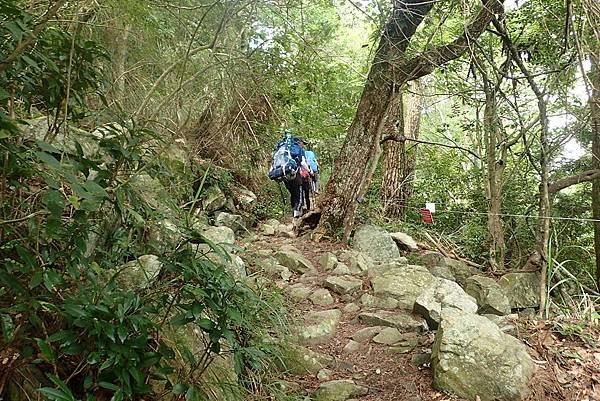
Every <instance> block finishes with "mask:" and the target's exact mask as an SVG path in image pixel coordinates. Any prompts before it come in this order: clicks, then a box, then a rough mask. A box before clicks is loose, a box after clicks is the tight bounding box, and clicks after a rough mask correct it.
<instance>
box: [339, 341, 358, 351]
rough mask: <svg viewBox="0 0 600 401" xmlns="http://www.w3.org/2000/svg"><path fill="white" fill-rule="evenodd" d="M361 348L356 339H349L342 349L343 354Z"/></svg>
mask: <svg viewBox="0 0 600 401" xmlns="http://www.w3.org/2000/svg"><path fill="white" fill-rule="evenodd" d="M360 348H361V344H360V343H359V342H358V341H354V340H350V341H348V344H346V345H345V346H344V348H343V349H342V353H343V354H352V353H353V352H356V351H358V350H359V349H360Z"/></svg>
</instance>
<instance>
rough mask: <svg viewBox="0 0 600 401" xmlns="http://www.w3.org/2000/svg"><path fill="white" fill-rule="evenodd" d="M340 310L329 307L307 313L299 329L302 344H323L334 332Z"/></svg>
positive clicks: (340, 314) (338, 320)
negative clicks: (328, 308)
mask: <svg viewBox="0 0 600 401" xmlns="http://www.w3.org/2000/svg"><path fill="white" fill-rule="evenodd" d="M341 316H342V312H341V311H340V310H339V309H330V310H325V311H319V312H312V313H309V314H308V315H307V316H306V318H305V321H304V326H303V327H302V328H301V329H300V339H301V341H302V342H303V343H304V344H324V343H326V342H327V341H329V340H330V339H331V338H332V337H333V336H334V335H335V333H336V331H337V327H338V324H339V323H340V317H341Z"/></svg>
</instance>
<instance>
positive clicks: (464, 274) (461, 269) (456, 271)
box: [443, 258, 478, 287]
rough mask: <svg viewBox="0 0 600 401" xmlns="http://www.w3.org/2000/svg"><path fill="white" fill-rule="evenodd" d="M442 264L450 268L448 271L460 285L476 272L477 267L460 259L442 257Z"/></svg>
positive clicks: (462, 285) (463, 284)
mask: <svg viewBox="0 0 600 401" xmlns="http://www.w3.org/2000/svg"><path fill="white" fill-rule="evenodd" d="M443 264H444V265H445V266H448V267H449V268H450V271H451V272H452V275H453V276H454V281H456V282H457V283H458V284H460V286H461V287H464V286H465V283H466V282H467V279H468V278H469V277H471V276H474V275H476V274H477V273H478V272H477V269H475V268H474V267H471V266H469V265H467V264H466V263H465V262H463V261H460V260H456V259H450V258H444V261H443Z"/></svg>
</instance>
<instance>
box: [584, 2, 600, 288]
mask: <svg viewBox="0 0 600 401" xmlns="http://www.w3.org/2000/svg"><path fill="white" fill-rule="evenodd" d="M583 5H584V9H585V11H586V14H587V16H588V18H589V20H590V26H591V27H592V37H593V38H594V39H595V47H593V48H591V49H590V61H591V62H592V69H591V71H590V73H589V75H588V79H589V84H590V86H591V89H592V92H591V94H590V99H589V103H590V118H591V126H592V127H591V128H592V167H593V168H594V169H595V170H597V169H600V5H599V4H598V3H597V2H596V1H595V0H586V1H584V2H583ZM592 217H593V218H594V219H596V220H600V179H595V180H594V181H593V182H592ZM594 250H595V253H596V285H597V287H598V288H600V222H594Z"/></svg>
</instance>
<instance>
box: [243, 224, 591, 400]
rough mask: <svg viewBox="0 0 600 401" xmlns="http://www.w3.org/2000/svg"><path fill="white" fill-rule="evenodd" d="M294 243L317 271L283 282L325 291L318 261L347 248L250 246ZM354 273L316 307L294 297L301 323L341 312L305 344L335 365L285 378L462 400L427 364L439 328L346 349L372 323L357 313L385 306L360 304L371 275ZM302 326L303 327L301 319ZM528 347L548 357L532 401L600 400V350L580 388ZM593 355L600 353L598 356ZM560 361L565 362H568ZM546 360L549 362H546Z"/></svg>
mask: <svg viewBox="0 0 600 401" xmlns="http://www.w3.org/2000/svg"><path fill="white" fill-rule="evenodd" d="M290 247H291V248H295V249H296V250H298V251H299V253H301V254H302V255H304V257H305V258H307V259H308V260H309V261H310V262H311V263H312V264H313V265H314V266H315V268H316V269H317V272H316V274H313V275H300V274H293V275H292V277H291V278H290V280H289V282H287V283H285V284H284V283H283V282H280V285H281V286H282V287H285V288H286V290H289V289H290V288H297V287H302V288H304V287H306V288H308V289H309V290H310V292H311V293H314V291H315V290H321V291H322V289H323V288H325V287H326V285H325V284H324V282H325V280H326V278H327V277H328V276H330V275H331V272H327V271H324V269H323V267H322V266H321V264H320V263H319V259H320V258H321V256H323V255H324V254H326V253H328V252H332V253H336V252H339V251H341V250H344V249H346V248H345V247H344V246H343V245H340V244H332V243H327V242H321V243H315V242H312V241H311V240H310V238H309V236H308V235H305V236H303V237H299V238H285V237H282V236H263V235H259V237H258V238H257V240H256V241H255V242H254V243H253V244H252V245H251V249H252V250H254V251H256V250H259V249H262V250H265V249H270V250H272V251H273V253H275V252H277V251H280V250H281V249H290ZM353 277H355V278H358V279H361V280H362V281H363V282H362V287H361V288H360V289H359V290H358V291H356V292H354V293H352V295H348V294H345V295H344V294H339V293H336V292H335V291H331V290H329V293H330V294H331V296H332V297H333V302H332V303H331V304H328V305H317V304H315V303H314V302H312V301H311V300H310V299H309V298H307V297H308V295H307V297H306V298H305V299H302V300H298V299H297V298H296V299H295V300H294V302H296V303H295V304H293V305H294V307H293V310H295V314H296V316H295V318H296V319H297V321H298V322H302V319H304V318H306V316H308V315H309V314H311V313H312V312H318V311H330V310H333V309H338V310H340V311H341V317H340V319H339V323H338V324H337V328H336V330H335V334H334V335H333V336H332V337H331V338H329V339H327V340H326V341H324V342H321V343H318V344H312V345H306V347H307V348H310V349H311V350H313V351H316V352H318V353H320V354H326V355H329V356H331V357H333V358H335V361H336V363H335V364H334V365H333V366H330V367H328V368H327V369H325V370H323V371H320V372H318V373H317V374H314V373H311V374H306V375H299V376H293V375H289V376H286V377H285V378H284V379H285V380H287V381H289V382H293V383H297V384H298V385H299V388H300V389H302V390H303V392H306V393H308V394H313V393H314V391H316V390H317V388H318V387H319V385H321V384H322V383H324V382H327V381H332V380H340V379H347V380H352V381H353V382H354V383H355V384H356V385H358V386H362V387H364V388H366V389H368V392H366V394H364V395H360V396H353V397H349V398H352V399H359V400H363V401H375V400H377V401H388V400H390V401H391V400H395V401H397V400H408V401H419V400H423V401H426V400H461V398H458V397H454V396H449V395H446V394H443V393H440V392H438V391H437V390H436V389H434V388H433V375H432V371H431V368H430V365H429V357H430V353H431V347H432V344H433V340H434V335H435V332H432V331H423V332H415V331H409V332H403V333H401V335H402V338H401V340H400V341H398V342H396V343H394V344H392V345H384V344H378V343H376V342H374V341H373V339H371V340H367V341H365V342H363V343H360V344H359V345H358V347H357V349H355V350H353V351H352V352H348V351H347V350H345V349H344V348H345V347H347V346H348V343H349V342H351V340H352V336H353V335H355V333H357V332H358V331H359V330H361V329H365V328H367V327H371V326H373V324H365V323H364V322H362V321H361V320H360V319H358V316H359V315H360V314H361V313H363V312H373V311H376V310H380V309H382V308H380V307H367V306H365V305H363V304H362V303H361V296H362V295H363V294H369V293H371V294H372V289H371V288H370V282H369V279H368V278H366V277H361V276H360V275H355V276H353ZM291 305H292V304H291ZM299 324H300V325H302V323H299ZM534 326H535V327H534ZM518 329H519V333H520V335H519V337H521V338H522V339H524V340H526V339H528V338H533V337H535V338H538V337H539V336H541V335H545V338H547V337H548V336H550V338H553V339H555V340H557V337H556V336H555V335H554V334H553V333H552V332H550V330H549V329H548V328H547V327H546V326H544V327H541V326H540V323H539V322H538V323H536V324H531V323H525V324H523V323H521V324H519V326H518ZM544 333H545V334H544ZM557 342H558V346H561V345H573V346H574V347H576V348H577V349H579V350H581V349H584V348H586V347H585V346H583V345H582V344H581V341H579V342H577V341H575V342H571V343H565V342H564V340H563V341H562V342H561V341H560V340H557ZM355 345H356V344H355ZM527 345H529V352H530V354H531V355H532V357H533V358H534V359H536V360H538V361H539V360H540V359H543V360H545V362H543V363H542V365H541V368H539V369H538V370H537V373H536V375H535V377H534V380H533V382H532V395H531V397H530V398H529V399H528V400H548V401H553V400H556V401H559V400H564V401H567V400H569V401H570V400H587V401H594V400H599V401H600V397H598V398H596V396H599V395H600V385H599V384H600V354H597V355H596V354H594V352H593V350H592V351H590V352H588V353H589V354H590V355H591V357H590V358H591V362H590V361H588V362H590V364H589V366H591V368H589V369H588V370H587V371H586V372H588V373H589V371H590V369H591V374H590V375H588V376H587V377H586V379H587V382H586V387H585V388H584V389H583V390H582V389H581V388H579V387H578V385H575V386H570V387H569V388H566V389H565V387H564V385H563V384H560V383H559V382H558V381H557V379H556V370H557V369H559V370H560V369H561V367H560V366H559V365H558V362H557V361H556V360H554V359H553V356H555V355H554V354H552V353H551V352H549V351H548V349H545V352H544V350H541V351H540V350H539V349H538V348H536V347H535V346H534V344H529V343H527ZM587 348H589V347H587ZM594 355H596V356H595V357H594ZM594 358H598V362H597V365H596V368H597V369H596V368H595V367H594ZM562 361H563V362H564V360H562ZM544 364H546V365H545V366H544ZM581 365H584V364H583V363H581V364H580V365H577V366H579V367H580V370H579V371H581V369H582V368H581ZM557 366H558V368H557ZM585 366H588V365H585ZM589 366H588V367H589ZM563 370H564V368H563ZM584 371H585V370H584ZM573 382H574V383H576V379H575V378H573ZM596 391H598V392H596ZM586 396H587V398H586Z"/></svg>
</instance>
